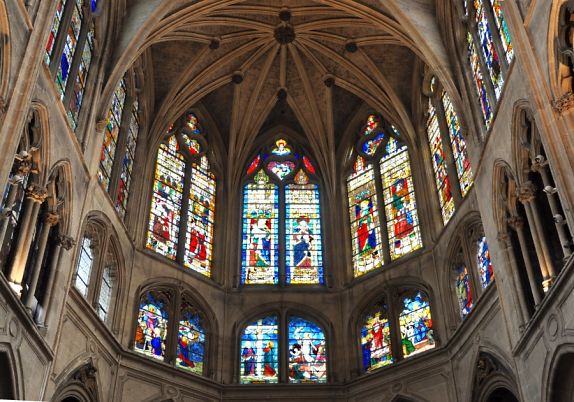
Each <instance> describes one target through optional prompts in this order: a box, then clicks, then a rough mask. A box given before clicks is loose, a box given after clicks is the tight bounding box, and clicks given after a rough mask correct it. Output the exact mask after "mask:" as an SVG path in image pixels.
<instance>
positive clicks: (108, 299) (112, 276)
mask: <svg viewBox="0 0 574 402" xmlns="http://www.w3.org/2000/svg"><path fill="white" fill-rule="evenodd" d="M118 265H119V262H118V257H117V253H116V250H115V249H113V246H112V245H111V244H110V245H108V250H107V252H106V257H105V260H104V264H103V269H102V271H101V275H100V277H99V280H100V284H99V289H98V296H97V300H98V302H97V312H98V315H99V316H100V318H101V320H102V321H104V322H107V321H109V320H110V319H111V316H112V313H113V301H114V299H115V298H116V297H117V292H118V269H119V267H118Z"/></svg>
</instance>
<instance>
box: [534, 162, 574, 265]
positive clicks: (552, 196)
mask: <svg viewBox="0 0 574 402" xmlns="http://www.w3.org/2000/svg"><path fill="white" fill-rule="evenodd" d="M532 170H533V171H534V172H537V173H539V174H540V177H542V183H543V184H544V190H543V191H544V192H545V193H546V196H547V197H548V204H549V205H550V211H551V212H552V217H553V218H554V225H555V226H556V231H557V232H558V237H559V238H560V244H561V245H562V250H563V252H564V259H565V260H566V259H568V258H569V257H570V256H571V255H572V251H571V250H570V246H571V242H570V239H568V233H567V230H566V228H565V225H566V220H565V219H564V217H563V216H562V214H561V213H560V208H559V205H558V202H559V201H558V199H557V195H556V193H557V192H558V191H557V190H556V187H553V186H552V184H551V183H552V182H551V180H550V176H549V175H548V161H547V160H546V158H544V156H543V155H538V156H537V157H536V158H535V159H534V164H533V165H532Z"/></svg>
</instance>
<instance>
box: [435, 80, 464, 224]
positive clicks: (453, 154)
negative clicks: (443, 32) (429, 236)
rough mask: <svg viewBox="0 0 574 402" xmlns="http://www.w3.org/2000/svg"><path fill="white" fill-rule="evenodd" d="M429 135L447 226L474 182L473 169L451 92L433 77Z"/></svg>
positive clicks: (440, 201) (437, 185) (440, 202)
mask: <svg viewBox="0 0 574 402" xmlns="http://www.w3.org/2000/svg"><path fill="white" fill-rule="evenodd" d="M426 130H427V136H428V140H429V147H430V151H431V159H432V165H433V172H434V177H435V183H436V188H437V193H438V198H439V204H440V210H441V215H442V219H443V223H444V224H445V225H446V224H447V223H448V222H449V220H450V218H452V216H453V215H454V212H455V209H456V205H457V203H458V202H459V201H460V200H461V199H462V198H463V197H465V196H466V194H467V193H468V191H469V189H470V187H471V186H472V183H473V178H472V168H471V166H470V160H469V158H468V151H467V147H466V141H465V139H464V136H463V135H462V130H461V125H460V120H459V118H458V115H457V113H456V112H455V110H454V106H453V104H452V101H451V100H450V97H449V96H448V93H447V92H446V91H445V90H444V88H443V87H442V85H441V84H440V82H439V81H438V80H437V79H436V78H435V77H433V78H431V80H430V83H429V89H428V105H427V123H426Z"/></svg>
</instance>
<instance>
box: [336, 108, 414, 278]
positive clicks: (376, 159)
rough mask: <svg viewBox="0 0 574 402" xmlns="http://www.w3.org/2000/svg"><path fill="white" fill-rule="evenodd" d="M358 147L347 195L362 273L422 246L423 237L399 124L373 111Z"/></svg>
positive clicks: (357, 267)
mask: <svg viewBox="0 0 574 402" xmlns="http://www.w3.org/2000/svg"><path fill="white" fill-rule="evenodd" d="M355 148H356V152H357V154H358V155H357V156H356V159H355V163H354V165H353V171H352V172H351V174H350V175H349V176H348V177H347V196H348V200H349V216H350V221H351V238H352V242H353V245H352V246H353V247H352V250H353V266H354V276H355V277H357V276H360V275H363V274H365V273H367V272H369V271H371V270H373V269H375V268H378V267H381V266H382V265H383V264H384V263H389V262H391V261H394V260H396V259H398V258H400V257H402V256H404V255H406V254H409V253H410V252H412V251H415V250H418V249H420V248H421V247H422V239H421V233H420V227H419V219H418V212H417V207H416V199H415V193H414V184H413V178H412V174H411V164H410V158H409V152H408V149H407V146H406V145H405V144H404V143H403V141H402V139H401V138H400V134H399V131H398V129H397V128H396V127H393V126H391V125H390V124H388V123H387V122H386V121H384V120H383V119H382V118H381V117H380V116H377V115H370V116H369V117H368V119H367V122H366V124H365V125H364V126H363V129H362V132H361V134H360V138H359V140H358V142H357V146H356V147H355ZM377 164H378V168H377ZM381 210H382V211H383V213H382V214H381V213H380V212H379V211H381ZM382 238H386V239H387V242H386V243H385V242H382V241H381V239H382Z"/></svg>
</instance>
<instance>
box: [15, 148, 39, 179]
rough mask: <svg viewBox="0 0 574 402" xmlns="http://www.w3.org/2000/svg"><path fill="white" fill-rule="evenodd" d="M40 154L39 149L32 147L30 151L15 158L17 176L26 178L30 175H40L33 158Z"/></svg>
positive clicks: (23, 151) (25, 151)
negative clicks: (37, 153)
mask: <svg viewBox="0 0 574 402" xmlns="http://www.w3.org/2000/svg"><path fill="white" fill-rule="evenodd" d="M36 152H38V148H36V147H31V148H30V149H28V150H22V151H20V153H18V154H16V155H15V156H14V165H15V168H16V171H15V175H17V176H26V175H27V174H28V173H38V169H37V167H36V164H35V163H34V160H33V156H34V154H35V153H36Z"/></svg>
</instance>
